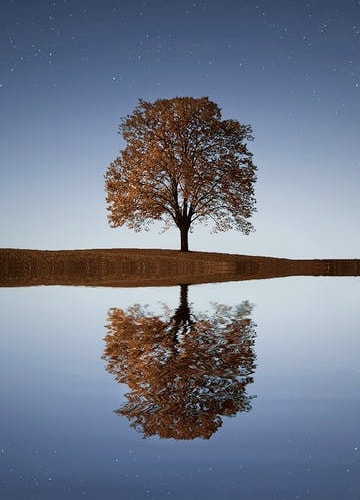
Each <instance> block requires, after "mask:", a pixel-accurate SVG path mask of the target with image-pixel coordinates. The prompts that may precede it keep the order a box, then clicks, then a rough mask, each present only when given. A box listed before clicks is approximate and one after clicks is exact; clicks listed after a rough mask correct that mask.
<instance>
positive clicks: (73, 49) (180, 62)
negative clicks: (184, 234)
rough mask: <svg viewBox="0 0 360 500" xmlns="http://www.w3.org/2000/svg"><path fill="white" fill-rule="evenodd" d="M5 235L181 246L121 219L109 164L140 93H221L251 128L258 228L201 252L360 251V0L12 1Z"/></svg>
mask: <svg viewBox="0 0 360 500" xmlns="http://www.w3.org/2000/svg"><path fill="white" fill-rule="evenodd" d="M0 40H1V42H0V50H1V57H0V60H1V73H0V101H1V104H0V110H1V112H0V123H1V136H0V137H1V139H0V140H1V150H0V155H1V197H0V234H1V239H0V246H1V247H20V248H39V249H60V248H101V247H144V248H151V247H161V248H178V247H179V236H178V231H177V230H173V231H170V232H166V233H163V234H159V230H158V228H156V227H155V226H154V228H153V229H152V230H151V231H150V232H142V233H133V232H132V231H129V230H127V229H125V228H118V229H111V228H110V227H109V226H108V224H107V220H106V208H105V192H104V179H103V175H104V173H105V170H106V168H107V166H108V164H109V163H110V162H111V161H112V160H113V159H114V158H115V156H117V154H118V151H119V150H120V149H121V148H122V147H123V146H124V143H123V142H122V139H121V137H120V136H119V135H118V133H117V130H118V124H119V121H120V118H121V117H122V116H124V115H126V114H128V113H131V111H132V110H133V109H134V107H135V106H136V105H137V100H138V98H143V99H145V100H150V101H152V100H155V99H157V98H171V97H174V96H187V95H189V96H194V97H201V96H209V97H210V99H212V100H214V101H215V102H217V103H218V105H219V106H220V108H221V109H222V112H223V117H224V118H234V119H237V120H239V121H240V122H241V123H249V124H251V125H252V127H253V130H254V136H255V141H254V142H253V143H252V144H251V146H250V148H251V150H252V151H253V153H254V155H255V156H254V161H255V164H256V165H257V166H258V182H257V183H256V198H257V202H258V205H257V206H258V212H257V214H256V216H254V217H253V223H254V225H255V228H256V232H255V233H252V234H251V235H250V236H244V235H242V234H241V233H239V232H236V231H231V232H227V233H222V234H218V235H211V234H210V233H209V232H208V231H207V230H206V229H203V228H201V227H198V226H196V227H195V228H194V233H193V234H192V235H190V249H192V250H206V251H219V252H232V253H247V254H256V255H273V256H283V257H293V258H302V257H304V258H322V257H339V258H341V257H344V258H345V257H359V255H360V236H359V235H360V231H359V213H360V196H359V185H360V155H359V152H360V142H359V117H360V2H359V1H355V0H309V1H301V0H259V1H256V0H236V1H235V0H222V1H215V0H213V1H211V0H204V1H201V0H199V1H196V0H193V1H187V0H182V1H176V0H148V1H143V0H131V1H125V0H123V1H120V0H54V1H46V0H37V1H36V2H31V1H28V0H2V1H1V7H0Z"/></svg>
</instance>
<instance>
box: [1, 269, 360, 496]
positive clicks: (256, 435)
mask: <svg viewBox="0 0 360 500" xmlns="http://www.w3.org/2000/svg"><path fill="white" fill-rule="evenodd" d="M359 292H360V281H359V279H358V278H309V277H308V278H299V277H294V278H283V279H273V280H259V281H248V282H238V283H224V284H214V285H199V286H192V287H190V288H189V290H188V303H186V301H185V302H184V300H183V302H182V303H180V302H179V298H180V289H178V288H176V287H174V288H147V289H146V288H142V289H141V288H138V289H121V288H117V289H106V288H103V289H101V288H82V287H81V288H76V287H38V288H37V287H33V288H18V289H0V307H1V341H2V343H1V352H0V380H1V386H0V397H1V399H0V401H1V412H0V498H1V499H4V500H13V499H26V500H28V499H29V500H31V499H51V500H57V499H70V500H71V499H80V498H88V499H103V498H111V499H138V498H139V499H140V498H144V499H146V498H149V499H151V498H153V499H162V498H164V499H165V498H174V499H203V498H204V499H205V498H210V499H219V498H223V499H244V500H252V499H264V500H265V499H266V500H269V499H271V500H272V499H279V500H280V499H298V498H300V499H302V498H304V499H316V500H319V499H326V500H330V499H336V500H339V499H342V500H350V499H351V500H355V499H357V500H358V499H360V479H359V478H360V426H359V421H360V361H359V360H360V335H359V334H360V332H359V326H360V307H359V297H360V293H359ZM183 299H184V296H183ZM244 301H245V302H244ZM211 302H215V303H218V304H223V305H222V306H217V307H215V308H214V307H213V306H212V305H211ZM134 304H139V305H138V306H136V307H135V308H132V309H130V310H129V309H128V308H129V307H131V306H133V305H134ZM146 304H148V308H147V309H146V308H144V306H145V305H146ZM164 305H165V310H164ZM179 306H180V307H179ZM106 325H107V326H106ZM106 335H107V337H106V340H104V338H105V336H106ZM199 339H200V340H201V342H199Z"/></svg>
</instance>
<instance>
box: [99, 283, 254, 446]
mask: <svg viewBox="0 0 360 500" xmlns="http://www.w3.org/2000/svg"><path fill="white" fill-rule="evenodd" d="M213 309H214V310H213V312H212V313H211V314H207V313H203V314H201V313H199V314H196V315H195V314H194V313H193V312H192V311H191V309H190V307H189V305H188V299H187V286H186V285H184V286H182V287H181V298H180V305H179V307H178V308H177V309H176V311H175V313H174V314H171V312H170V310H169V309H168V308H166V307H165V309H164V313H163V314H162V315H158V316H157V315H152V314H151V313H150V312H149V311H148V309H147V308H146V307H142V306H140V305H139V304H136V305H134V306H132V307H130V308H128V309H126V310H123V309H117V308H113V309H110V310H109V314H108V323H107V325H106V328H107V331H108V333H107V335H106V337H105V342H106V347H105V350H104V354H103V359H105V360H106V362H107V367H106V369H107V370H108V371H109V372H110V373H111V374H113V375H114V376H115V379H116V380H117V381H118V382H119V383H124V384H127V385H128V387H129V389H130V392H129V393H127V394H126V398H127V402H126V403H125V404H124V405H123V406H122V407H121V408H120V409H119V410H117V411H116V413H117V414H119V415H123V416H126V417H127V418H128V419H129V420H130V422H131V426H132V427H134V428H136V429H137V430H138V431H139V432H141V433H143V434H144V436H152V435H158V436H160V437H162V438H175V439H194V438H197V437H201V438H206V439H208V438H210V437H211V435H212V434H213V433H214V432H215V431H216V430H217V429H218V427H220V426H221V424H222V419H221V416H232V415H235V414H236V413H238V412H247V411H249V410H250V409H251V399H252V397H251V396H248V395H247V393H246V386H247V384H249V383H251V382H252V381H253V378H252V373H253V371H254V369H255V354H254V351H253V346H254V342H255V335H256V334H255V329H254V323H253V321H252V320H251V319H250V314H251V310H252V306H251V305H250V304H249V303H248V302H247V301H244V302H242V303H241V304H240V305H238V306H236V307H228V306H225V305H221V304H214V305H213Z"/></svg>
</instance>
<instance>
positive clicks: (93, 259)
mask: <svg viewBox="0 0 360 500" xmlns="http://www.w3.org/2000/svg"><path fill="white" fill-rule="evenodd" d="M359 270H360V260H359V259H307V260H294V259H282V258H274V257H261V256H249V255H235V254H226V253H210V252H180V251H177V250H156V249H128V248H123V249H122V248H119V249H91V250H23V249H11V248H3V249H0V286H2V287H13V286H36V285H74V286H109V287H119V286H120V287H137V286H173V285H181V284H189V285H191V284H198V283H210V282H220V281H240V280H249V279H264V278H276V277H283V276H358V275H359V274H360V273H359Z"/></svg>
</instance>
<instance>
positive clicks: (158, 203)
mask: <svg viewBox="0 0 360 500" xmlns="http://www.w3.org/2000/svg"><path fill="white" fill-rule="evenodd" d="M119 132H120V134H121V135H122V136H123V139H124V140H125V142H126V146H125V148H124V149H123V150H122V151H120V155H119V156H118V157H117V158H116V159H115V160H114V161H113V162H112V163H111V164H110V166H109V167H108V169H107V171H106V174H105V189H106V193H107V198H106V201H107V209H108V212H109V213H108V219H109V223H110V225H111V226H112V227H118V226H123V225H126V226H127V227H129V228H131V229H134V230H136V231H140V230H141V229H148V227H149V224H150V223H152V222H154V221H162V222H163V223H164V229H168V228H169V227H171V226H172V225H174V224H175V225H176V226H177V228H178V229H179V231H180V235H181V250H184V251H187V250H188V232H189V230H191V228H192V226H193V224H195V223H202V224H210V225H211V226H212V230H213V232H219V231H227V230H229V229H236V230H239V231H241V232H243V233H244V234H248V233H249V232H250V231H251V230H252V229H253V227H252V225H251V223H250V222H249V220H248V219H249V218H250V217H251V215H252V214H253V212H254V210H255V199H254V196H253V195H254V183H255V181H256V175H255V171H256V167H255V165H254V164H253V162H252V153H250V151H249V150H248V146H247V143H248V142H249V141H251V140H252V139H253V137H252V129H251V126H250V125H242V124H240V123H239V122H238V121H237V120H232V119H231V120H230V119H228V120H223V119H222V117H221V111H220V108H219V107H218V105H217V104H216V103H214V102H212V101H211V100H209V98H207V97H201V98H193V97H175V98H173V99H158V100H156V101H154V102H147V101H144V100H141V99H140V100H139V103H138V106H137V107H136V108H135V109H134V111H133V113H132V114H131V115H128V116H126V117H124V118H123V119H122V120H121V123H120V128H119Z"/></svg>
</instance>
